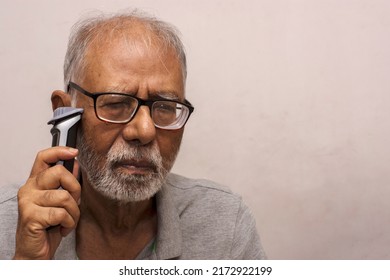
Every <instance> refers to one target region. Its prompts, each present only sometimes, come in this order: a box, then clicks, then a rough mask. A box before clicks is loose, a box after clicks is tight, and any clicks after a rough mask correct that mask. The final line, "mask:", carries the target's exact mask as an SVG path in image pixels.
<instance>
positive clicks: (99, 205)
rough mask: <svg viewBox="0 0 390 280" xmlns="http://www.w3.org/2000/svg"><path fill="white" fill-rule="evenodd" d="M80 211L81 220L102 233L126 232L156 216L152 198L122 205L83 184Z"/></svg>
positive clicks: (87, 184) (86, 183)
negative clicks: (92, 225) (97, 228)
mask: <svg viewBox="0 0 390 280" xmlns="http://www.w3.org/2000/svg"><path fill="white" fill-rule="evenodd" d="M80 211H81V215H82V218H81V219H82V220H88V222H89V223H94V224H95V226H98V227H99V228H100V229H101V230H102V231H103V232H112V233H114V232H115V233H120V232H128V231H131V230H132V229H135V228H136V227H137V226H139V225H140V224H142V223H144V222H145V221H150V219H151V218H152V219H153V218H154V217H155V216H156V205H155V199H154V197H153V198H151V199H148V200H144V201H137V202H128V203H123V202H120V201H114V200H111V199H108V198H107V197H104V196H103V195H101V194H100V193H98V192H96V191H95V189H94V188H93V187H92V186H91V185H90V184H89V182H88V181H85V182H83V186H82V191H81V204H80Z"/></svg>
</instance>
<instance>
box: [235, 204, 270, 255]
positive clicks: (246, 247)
mask: <svg viewBox="0 0 390 280" xmlns="http://www.w3.org/2000/svg"><path fill="white" fill-rule="evenodd" d="M231 258H232V259H236V260H261V259H267V256H266V254H265V252H264V250H263V247H262V245H261V242H260V237H259V234H258V233H257V230H256V221H255V219H254V217H253V215H252V213H251V211H250V210H249V208H248V207H247V206H246V205H245V204H244V203H243V202H242V200H241V204H240V208H239V210H238V213H237V220H236V224H235V229H234V238H233V243H232V248H231Z"/></svg>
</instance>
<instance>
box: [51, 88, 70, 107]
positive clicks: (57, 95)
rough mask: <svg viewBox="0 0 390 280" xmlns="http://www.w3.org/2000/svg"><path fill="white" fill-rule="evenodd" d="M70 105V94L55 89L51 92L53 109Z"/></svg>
mask: <svg viewBox="0 0 390 280" xmlns="http://www.w3.org/2000/svg"><path fill="white" fill-rule="evenodd" d="M69 106H71V97H70V94H67V93H65V92H63V91H62V90H55V91H53V93H52V94H51V107H52V108H53V111H54V110H55V109H57V108H58V107H69Z"/></svg>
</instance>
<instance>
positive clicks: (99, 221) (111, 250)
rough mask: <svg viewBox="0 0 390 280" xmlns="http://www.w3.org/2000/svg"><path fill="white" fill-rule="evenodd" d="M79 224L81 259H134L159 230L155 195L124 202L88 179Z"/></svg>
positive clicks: (78, 250) (79, 254)
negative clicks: (99, 189)
mask: <svg viewBox="0 0 390 280" xmlns="http://www.w3.org/2000/svg"><path fill="white" fill-rule="evenodd" d="M80 211H81V217H80V220H79V224H78V226H77V235H76V239H77V243H76V244H77V249H76V250H77V254H78V256H79V257H80V258H81V259H134V258H136V257H137V255H138V254H139V253H140V252H141V251H142V250H143V249H144V248H145V246H146V245H147V244H148V243H149V242H150V241H151V240H152V239H153V238H155V236H156V234H157V211H156V202H155V199H154V198H152V199H149V200H145V201H140V202H130V203H121V202H118V201H113V200H110V199H108V198H106V197H104V196H102V195H101V194H100V193H98V192H96V191H95V189H94V188H93V187H92V186H91V185H90V184H89V182H88V181H86V180H85V181H84V182H83V184H82V191H81V203H80Z"/></svg>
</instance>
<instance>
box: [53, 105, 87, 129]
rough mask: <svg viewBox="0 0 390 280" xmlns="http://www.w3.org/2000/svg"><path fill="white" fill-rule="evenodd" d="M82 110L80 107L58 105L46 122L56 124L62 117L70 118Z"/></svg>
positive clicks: (79, 113)
mask: <svg viewBox="0 0 390 280" xmlns="http://www.w3.org/2000/svg"><path fill="white" fill-rule="evenodd" d="M83 112H84V110H83V109H81V108H74V107H58V108H57V109H55V110H54V112H53V118H52V119H51V120H50V121H49V122H48V123H47V124H53V125H54V124H56V123H58V122H60V121H62V120H64V119H68V118H71V117H73V116H75V115H81V114H82V113H83Z"/></svg>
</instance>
